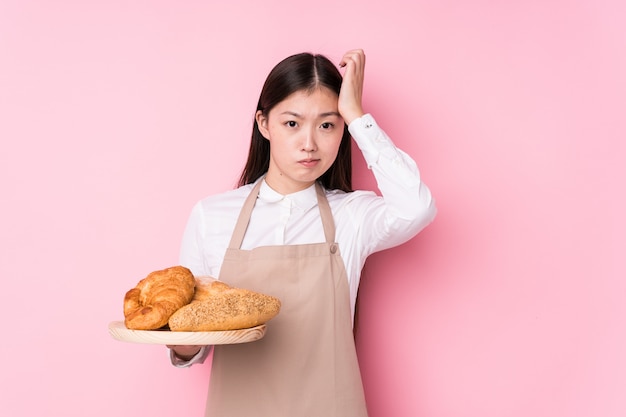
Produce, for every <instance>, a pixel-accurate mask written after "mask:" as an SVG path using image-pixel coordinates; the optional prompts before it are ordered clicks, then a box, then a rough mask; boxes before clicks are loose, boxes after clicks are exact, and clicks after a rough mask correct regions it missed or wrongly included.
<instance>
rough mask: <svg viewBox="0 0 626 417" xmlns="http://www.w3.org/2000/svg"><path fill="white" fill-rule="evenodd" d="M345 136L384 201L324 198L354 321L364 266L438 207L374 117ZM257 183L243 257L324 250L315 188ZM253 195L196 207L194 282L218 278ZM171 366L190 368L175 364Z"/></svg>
mask: <svg viewBox="0 0 626 417" xmlns="http://www.w3.org/2000/svg"><path fill="white" fill-rule="evenodd" d="M348 129H349V131H350V134H351V135H352V137H353V138H354V140H355V142H356V144H357V146H358V147H359V149H360V150H361V152H362V153H363V157H364V158H365V161H366V162H367V165H368V167H369V169H371V170H372V172H373V173H374V176H375V178H376V180H377V183H378V188H379V190H380V193H381V195H382V196H379V195H377V194H376V193H374V192H372V191H354V192H351V193H345V192H343V191H338V190H326V197H327V199H328V202H329V204H330V208H331V211H332V213H333V217H334V220H335V227H336V235H335V240H336V242H337V243H338V245H339V251H340V253H341V257H342V259H343V261H344V264H345V267H346V272H347V276H348V284H349V287H350V307H351V310H352V316H353V317H354V308H355V303H356V296H357V291H358V288H359V280H360V278H361V270H362V268H363V266H364V264H365V260H366V258H367V257H368V256H369V255H370V254H372V253H374V252H377V251H381V250H383V249H388V248H391V247H394V246H397V245H400V244H402V243H404V242H406V241H407V240H409V239H411V238H412V237H414V236H415V235H416V234H417V233H418V232H419V231H421V230H422V229H423V228H424V227H426V226H427V225H428V224H429V223H430V222H431V221H432V220H433V219H434V217H435V214H436V207H435V202H434V200H433V198H432V196H431V193H430V190H429V189H428V187H427V186H426V185H425V184H424V183H422V181H421V179H420V173H419V170H418V168H417V165H416V163H415V161H413V159H411V157H409V156H408V155H407V154H406V153H404V152H403V151H401V150H400V149H398V148H396V147H395V145H394V144H393V143H392V141H391V139H390V138H389V137H388V136H387V135H386V134H385V132H384V131H383V130H382V129H380V128H379V127H378V125H377V124H376V122H375V120H374V118H373V117H372V116H371V115H369V114H366V115H364V116H362V117H360V118H358V119H356V120H354V121H353V122H352V123H350V125H349V126H348ZM259 181H263V184H262V185H261V189H260V190H259V196H258V198H257V202H256V205H255V207H254V210H253V212H252V216H251V218H250V223H249V225H248V229H247V231H246V234H245V237H244V240H243V243H242V247H241V249H246V250H247V249H252V248H255V247H257V246H268V245H296V244H306V243H319V242H324V240H325V239H324V231H323V228H322V223H321V219H320V215H319V209H318V206H317V197H316V193H315V186H311V187H309V188H307V189H305V190H302V191H299V192H297V193H293V194H289V195H282V194H279V193H277V192H276V191H274V190H272V189H271V188H270V187H269V186H268V185H267V183H265V181H264V180H263V179H260V180H259ZM252 187H253V184H248V185H245V186H242V187H240V188H238V189H235V190H231V191H227V192H225V193H221V194H217V195H213V196H210V197H207V198H205V199H203V200H201V201H199V202H198V203H197V204H196V205H195V206H194V207H193V209H192V211H191V215H190V217H189V220H188V223H187V226H186V228H185V232H184V235H183V240H182V246H181V250H180V264H181V265H183V266H186V267H187V268H189V269H190V270H191V271H192V272H193V274H194V275H196V276H203V275H208V276H212V277H214V278H218V277H219V272H220V268H221V265H222V260H223V257H224V254H225V252H226V248H227V247H228V244H229V242H230V238H231V235H232V232H233V229H234V227H235V223H236V221H237V218H238V217H239V212H240V210H241V207H242V206H243V203H244V201H245V199H246V197H247V196H248V194H249V193H250V190H251V189H252ZM202 356H204V355H202ZM195 359H196V358H194V360H192V362H196V361H197V360H195ZM173 362H175V365H177V366H187V365H183V364H182V363H179V362H180V361H175V360H174V358H173ZM177 363H178V364H177ZM185 364H187V363H186V362H185ZM189 364H191V363H189Z"/></svg>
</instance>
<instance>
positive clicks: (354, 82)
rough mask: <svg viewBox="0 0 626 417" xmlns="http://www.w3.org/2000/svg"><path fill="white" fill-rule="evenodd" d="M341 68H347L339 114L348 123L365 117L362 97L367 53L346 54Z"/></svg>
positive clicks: (358, 51)
mask: <svg viewBox="0 0 626 417" xmlns="http://www.w3.org/2000/svg"><path fill="white" fill-rule="evenodd" d="M339 66H340V67H342V68H345V73H344V76H343V82H342V83H341V90H340V92H339V102H338V105H339V113H340V114H341V116H342V117H343V119H344V120H345V122H346V123H348V124H350V122H351V121H352V120H354V119H356V118H358V117H360V116H362V115H363V107H362V103H361V101H362V96H363V79H364V73H365V53H364V52H363V50H362V49H353V50H351V51H348V52H346V53H345V54H344V55H343V58H342V59H341V61H340V63H339Z"/></svg>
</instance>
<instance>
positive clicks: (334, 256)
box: [206, 181, 367, 417]
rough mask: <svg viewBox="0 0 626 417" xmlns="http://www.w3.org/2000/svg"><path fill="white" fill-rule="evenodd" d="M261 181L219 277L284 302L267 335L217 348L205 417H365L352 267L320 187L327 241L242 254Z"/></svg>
mask: <svg viewBox="0 0 626 417" xmlns="http://www.w3.org/2000/svg"><path fill="white" fill-rule="evenodd" d="M261 183H262V181H259V182H258V183H257V185H256V186H255V187H254V188H253V190H252V192H251V193H250V196H249V197H248V198H247V200H246V202H245V203H244V206H243V208H242V210H241V214H240V215H239V220H238V221H237V225H236V227H235V230H234V232H233V236H232V239H231V242H230V245H229V248H228V250H227V251H226V256H225V258H224V263H223V265H222V268H221V273H220V280H222V281H224V282H226V283H228V284H230V285H233V286H236V287H241V288H247V289H251V290H253V291H258V292H263V293H266V294H270V295H274V296H276V297H278V298H279V299H280V300H281V302H282V306H281V311H280V313H279V314H278V316H276V317H275V318H274V319H272V320H271V321H270V322H269V323H268V325H267V332H266V334H265V337H264V338H263V339H261V340H259V341H256V342H251V343H244V344H239V345H223V346H215V351H214V356H213V364H212V369H211V380H210V382H209V395H208V400H207V409H206V416H210V417H253V416H254V417H366V416H367V410H366V406H365V398H364V395H363V385H362V382H361V374H360V371H359V365H358V361H357V356H356V350H355V346H354V339H353V335H352V320H351V316H350V300H349V288H348V281H347V278H346V270H345V267H344V264H343V261H342V259H341V256H340V254H339V248H338V246H337V243H335V226H334V221H333V217H332V212H331V210H330V207H329V205H328V201H327V200H326V196H325V195H324V192H323V190H322V188H321V186H319V185H318V184H316V190H317V199H318V205H319V209H320V215H321V219H322V224H323V226H324V235H325V237H326V242H324V243H315V244H306V245H284V246H263V247H258V248H255V249H253V250H241V249H240V247H241V242H242V241H243V237H244V234H245V232H246V228H247V226H248V222H249V220H250V215H251V213H252V209H253V208H254V204H255V202H256V198H257V195H258V193H259V188H260V185H261Z"/></svg>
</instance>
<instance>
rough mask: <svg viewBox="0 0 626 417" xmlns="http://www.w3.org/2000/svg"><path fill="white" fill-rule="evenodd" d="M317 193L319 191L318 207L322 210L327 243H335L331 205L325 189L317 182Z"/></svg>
mask: <svg viewBox="0 0 626 417" xmlns="http://www.w3.org/2000/svg"><path fill="white" fill-rule="evenodd" d="M315 191H317V206H318V207H319V209H320V216H321V218H322V226H324V236H325V237H326V242H327V243H335V218H334V217H333V212H332V211H331V210H330V204H328V199H327V198H326V194H325V193H324V189H323V188H322V186H321V185H320V183H319V182H317V181H315Z"/></svg>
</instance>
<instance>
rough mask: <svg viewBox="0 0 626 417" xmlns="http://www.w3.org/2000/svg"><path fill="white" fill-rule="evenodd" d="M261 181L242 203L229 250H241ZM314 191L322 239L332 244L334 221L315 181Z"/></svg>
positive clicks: (333, 239)
mask: <svg viewBox="0 0 626 417" xmlns="http://www.w3.org/2000/svg"><path fill="white" fill-rule="evenodd" d="M263 181H265V180H264V179H261V180H260V181H258V182H257V183H256V184H255V186H254V188H252V191H250V194H249V195H248V197H247V198H246V201H245V202H244V203H243V207H242V208H241V213H239V218H238V219H237V224H236V225H235V230H233V235H232V237H231V238H230V243H229V244H228V248H229V249H240V248H241V243H242V242H243V237H244V236H245V234H246V230H247V229H248V224H249V223H250V216H251V215H252V210H253V209H254V205H255V204H256V199H257V197H258V195H259V190H260V189H261V184H262V183H263ZM315 191H316V193H317V205H318V207H319V210H320V217H321V219H322V226H323V227H324V237H325V238H326V242H328V243H334V242H335V219H334V218H333V213H332V211H331V210H330V205H329V204H328V199H327V198H326V195H325V194H324V189H323V188H322V186H321V185H320V184H319V183H318V182H317V181H316V182H315Z"/></svg>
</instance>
